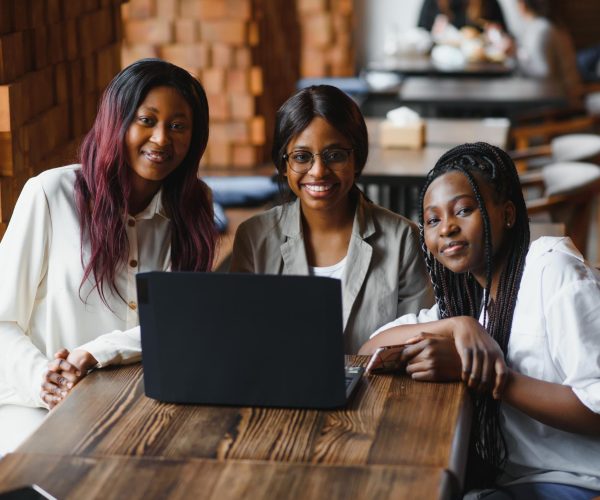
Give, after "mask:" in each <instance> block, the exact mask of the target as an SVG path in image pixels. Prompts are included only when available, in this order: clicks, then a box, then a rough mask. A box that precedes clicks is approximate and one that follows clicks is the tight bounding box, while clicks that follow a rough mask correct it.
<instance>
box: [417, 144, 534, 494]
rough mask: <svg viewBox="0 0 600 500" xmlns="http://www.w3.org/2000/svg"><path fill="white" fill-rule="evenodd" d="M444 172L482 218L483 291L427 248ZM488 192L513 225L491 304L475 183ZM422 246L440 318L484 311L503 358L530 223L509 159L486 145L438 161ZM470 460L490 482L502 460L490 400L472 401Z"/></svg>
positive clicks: (496, 414) (496, 410) (487, 249)
mask: <svg viewBox="0 0 600 500" xmlns="http://www.w3.org/2000/svg"><path fill="white" fill-rule="evenodd" d="M448 172H460V173H461V174H463V175H464V176H465V177H466V178H467V180H468V182H469V184H470V185H471V188H472V189H473V193H474V195H475V199H476V200H477V203H478V205H479V210H480V212H481V216H482V219H483V241H484V254H485V270H486V285H485V288H482V287H481V286H480V285H479V283H478V282H477V281H476V280H475V278H473V276H472V275H471V273H464V274H456V273H453V272H452V271H450V270H448V269H446V268H445V267H444V266H442V265H441V264H440V263H439V262H438V261H437V260H435V258H434V257H433V254H432V253H431V252H429V251H428V249H427V247H426V246H425V236H424V225H423V224H424V215H423V200H424V197H425V193H426V191H427V189H428V188H429V186H430V184H431V183H432V182H433V181H434V180H435V179H437V178H438V177H440V176H442V175H444V174H445V173H448ZM480 182H483V183H486V184H487V185H489V186H490V187H491V188H492V193H493V196H494V198H495V199H494V201H495V202H496V203H500V202H506V201H511V202H512V203H513V204H514V206H515V209H516V210H515V222H514V224H513V225H512V227H511V228H510V229H509V228H506V231H508V232H509V234H507V237H505V238H504V240H505V245H504V247H503V249H502V250H503V251H504V252H505V253H506V255H505V257H506V260H505V262H506V264H505V266H504V269H503V270H502V273H501V275H500V283H499V286H498V292H497V294H496V300H495V303H494V304H493V305H492V304H491V303H490V291H491V284H492V283H491V282H492V271H493V268H494V255H493V252H492V248H493V247H492V230H491V226H490V218H489V215H488V213H487V210H486V205H485V200H484V199H483V196H482V195H481V189H480V188H479V183H480ZM419 223H420V226H419V227H420V241H421V248H422V249H423V253H424V255H425V262H426V266H427V270H428V272H429V275H430V277H431V282H432V284H433V289H434V292H435V298H436V302H437V304H438V307H439V309H440V316H441V318H449V317H453V316H472V317H474V318H477V319H478V318H479V317H480V314H481V308H482V307H483V314H484V320H483V323H484V327H485V328H486V330H487V332H488V333H489V334H490V336H491V337H492V338H493V339H494V340H495V341H496V342H497V343H498V345H499V346H500V348H501V349H502V352H503V353H504V355H505V356H506V354H507V348H508V341H509V338H510V331H511V326H512V319H513V313H514V310H515V304H516V302H517V294H518V291H519V286H520V283H521V277H522V276H523V268H524V266H525V257H526V255H527V250H528V248H529V219H528V216H527V208H526V206H525V200H524V198H523V192H522V190H521V184H520V181H519V175H518V173H517V169H516V168H515V165H514V163H513V161H512V160H511V158H510V157H509V156H508V155H507V154H506V153H505V152H504V151H502V150H501V149H500V148H497V147H495V146H492V145H490V144H487V143H484V142H477V143H474V144H463V145H461V146H457V147H455V148H453V149H451V150H450V151H448V152H447V153H445V154H444V155H442V157H441V158H440V159H439V160H438V161H437V163H436V164H435V166H434V167H433V169H432V170H431V171H430V172H429V174H428V176H427V180H426V182H425V186H424V187H423V190H422V191H421V196H420V202H419ZM471 445H472V446H471V450H472V456H473V457H474V458H475V459H478V461H479V463H480V464H481V465H483V468H479V469H480V470H479V475H480V478H481V479H482V480H483V481H484V484H485V483H491V481H493V479H494V478H495V476H496V474H497V472H498V471H499V468H500V466H501V465H502V463H503V462H504V460H505V459H506V443H505V440H504V436H503V435H502V431H501V429H500V404H499V402H498V401H496V400H494V399H492V397H491V396H489V395H486V396H480V397H476V399H475V419H474V425H473V429H472V440H471Z"/></svg>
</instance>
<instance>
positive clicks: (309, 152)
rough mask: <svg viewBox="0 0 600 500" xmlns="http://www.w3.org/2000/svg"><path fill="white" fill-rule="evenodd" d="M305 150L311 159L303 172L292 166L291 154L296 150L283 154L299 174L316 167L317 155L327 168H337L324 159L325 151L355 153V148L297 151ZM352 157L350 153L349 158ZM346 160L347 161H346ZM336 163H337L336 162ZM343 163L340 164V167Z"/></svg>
mask: <svg viewBox="0 0 600 500" xmlns="http://www.w3.org/2000/svg"><path fill="white" fill-rule="evenodd" d="M300 151H301V152H303V153H308V154H309V155H310V156H311V160H310V166H309V167H308V168H307V169H306V170H303V171H301V172H298V171H297V170H294V168H293V167H292V165H291V163H290V154H293V153H295V152H296V151H292V152H291V153H289V154H288V153H284V154H283V155H282V158H283V160H284V161H285V162H286V163H287V164H288V165H289V167H290V168H291V169H292V170H294V172H296V173H297V174H306V173H307V172H310V169H311V168H313V167H314V165H315V161H316V159H315V156H320V157H321V161H322V162H323V164H324V165H325V166H326V167H327V168H331V169H332V170H336V168H335V167H331V166H330V163H331V162H328V161H326V160H325V159H323V153H326V152H328V151H345V152H346V153H353V152H354V148H329V149H324V150H322V151H321V152H320V153H313V152H312V151H307V150H306V149H299V150H297V152H300ZM349 158H350V155H348V159H349ZM348 159H346V162H347V161H348ZM346 162H345V163H346ZM334 164H335V163H334ZM341 166H342V165H341V164H340V167H341Z"/></svg>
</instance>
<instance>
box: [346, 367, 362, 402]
mask: <svg viewBox="0 0 600 500" xmlns="http://www.w3.org/2000/svg"><path fill="white" fill-rule="evenodd" d="M364 371H365V369H364V368H363V367H362V366H346V399H349V398H350V396H351V395H352V393H353V392H354V389H355V388H356V386H357V385H358V381H359V380H360V377H361V376H362V374H363V373H364Z"/></svg>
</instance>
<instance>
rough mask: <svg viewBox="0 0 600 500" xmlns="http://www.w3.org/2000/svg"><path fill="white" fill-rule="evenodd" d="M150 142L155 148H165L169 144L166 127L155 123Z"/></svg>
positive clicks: (169, 135)
mask: <svg viewBox="0 0 600 500" xmlns="http://www.w3.org/2000/svg"><path fill="white" fill-rule="evenodd" d="M150 141H151V142H153V143H154V144H156V145H157V146H166V145H167V144H169V143H170V142H171V134H170V130H169V128H168V127H167V126H166V125H163V124H160V123H157V124H156V126H155V127H154V129H152V137H151V138H150Z"/></svg>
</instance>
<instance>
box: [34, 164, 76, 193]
mask: <svg viewBox="0 0 600 500" xmlns="http://www.w3.org/2000/svg"><path fill="white" fill-rule="evenodd" d="M80 169H81V165H77V164H75V165H67V166H65V167H58V168H51V169H49V170H45V171H44V172H42V173H41V174H39V175H38V176H36V177H34V179H33V180H34V182H35V183H37V184H38V185H39V186H40V187H41V188H42V189H43V190H44V192H45V193H46V194H52V193H56V192H60V191H65V190H68V191H69V192H71V191H72V189H73V186H74V185H75V177H76V172H77V171H78V170H80Z"/></svg>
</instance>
